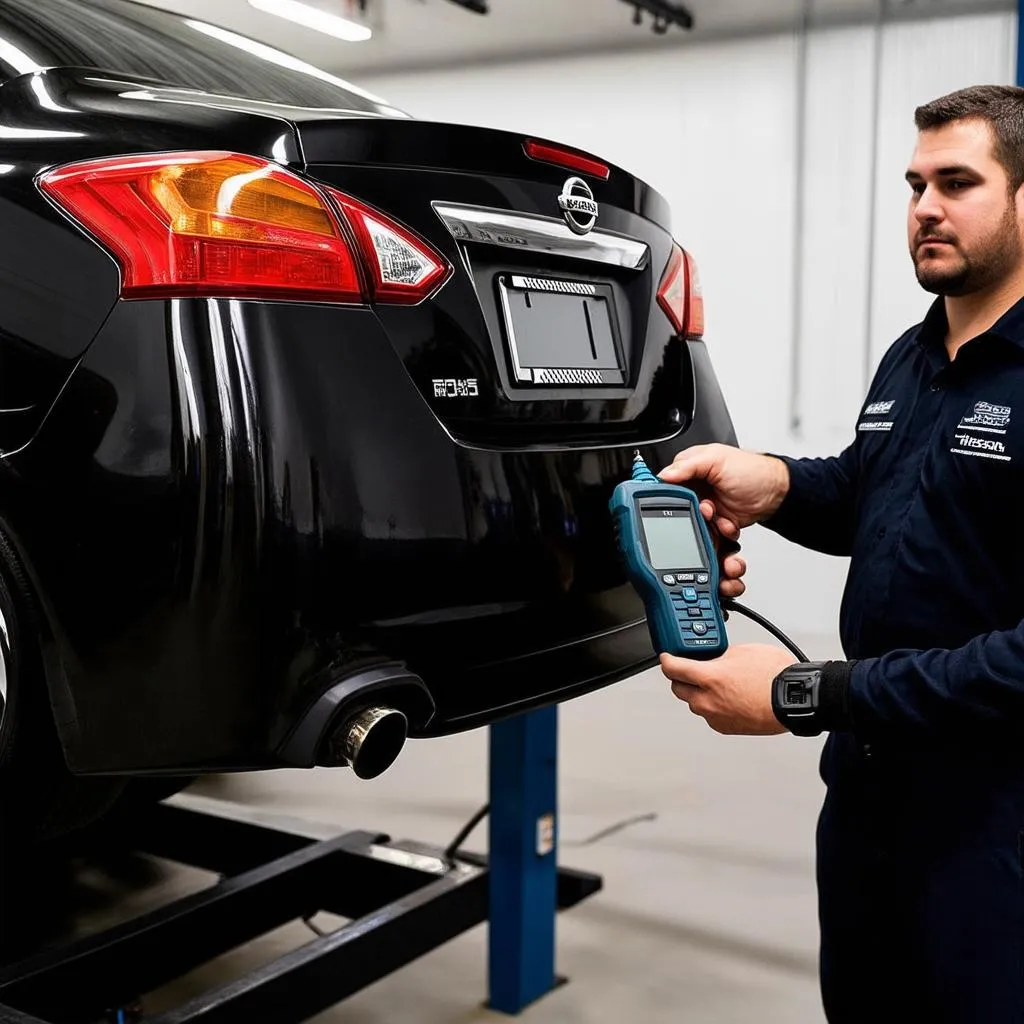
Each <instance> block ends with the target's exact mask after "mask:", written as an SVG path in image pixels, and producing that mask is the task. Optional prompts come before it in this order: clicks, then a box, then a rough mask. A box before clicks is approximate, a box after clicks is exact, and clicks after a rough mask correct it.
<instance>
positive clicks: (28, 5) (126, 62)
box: [0, 0, 398, 114]
mask: <svg viewBox="0 0 1024 1024" xmlns="http://www.w3.org/2000/svg"><path fill="white" fill-rule="evenodd" d="M5 42H6V43H7V53H8V60H7V63H10V53H11V52H12V51H11V49H10V47H17V48H18V52H20V53H23V54H26V55H28V56H29V58H30V59H31V60H33V61H36V62H38V63H40V64H43V65H45V66H55V65H56V66H60V65H70V66H77V67H89V68H96V69H98V70H103V71H112V72H114V73H115V74H127V75H141V76H143V77H145V78H155V79H159V80H160V81H161V82H166V83H167V84H169V85H175V86H180V87H183V88H187V89H204V90H207V91H209V92H214V93H220V94H222V95H229V96H242V97H244V98H246V99H253V100H266V101H270V102H273V103H285V104H292V105H295V106H310V107H331V108H338V109H343V110H359V111H366V112H372V113H383V114H395V113H398V112H397V111H395V110H394V109H393V108H391V107H387V106H385V105H383V102H382V101H379V100H377V98H376V97H374V96H371V95H370V94H368V93H364V92H362V91H360V90H359V89H357V88H355V87H354V86H352V85H350V84H349V83H348V82H345V81H344V80H342V79H340V78H336V77H335V76H333V75H330V74H328V73H327V72H325V71H321V70H320V69H319V68H314V67H312V66H311V65H308V64H305V63H303V62H302V61H299V60H298V59H296V58H294V57H291V56H290V55H287V54H284V53H282V52H281V51H279V50H275V49H273V48H271V47H269V46H265V45H262V44H260V43H257V42H254V41H253V40H251V39H248V38H246V37H245V36H240V35H238V34H237V33H235V32H230V31H228V30H226V29H222V28H218V27H217V26H215V25H211V24H209V23H207V22H204V21H199V20H196V19H191V18H183V17H180V16H178V15H176V14H171V13H169V12H168V11H162V10H157V9H156V8H153V7H147V6H144V5H143V4H137V3H131V2H129V0H0V59H2V58H3V57H4V53H5V48H4V45H3V44H4V43H5ZM13 70H15V71H18V70H24V69H18V68H16V67H15V68H13Z"/></svg>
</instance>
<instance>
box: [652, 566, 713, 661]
mask: <svg viewBox="0 0 1024 1024" xmlns="http://www.w3.org/2000/svg"><path fill="white" fill-rule="evenodd" d="M662 580H663V582H664V583H665V585H666V587H668V588H669V593H670V595H671V598H672V608H673V610H674V611H675V613H676V619H677V621H678V622H679V628H680V631H681V633H682V638H683V645H684V646H686V647H693V648H695V649H699V648H701V647H709V646H714V645H716V644H717V643H718V642H719V631H718V623H717V621H716V620H715V613H714V611H713V610H712V602H711V575H710V573H706V572H680V573H665V574H663V575H662ZM670 580H673V581H674V585H673V584H671V583H670V582H669V581H670Z"/></svg>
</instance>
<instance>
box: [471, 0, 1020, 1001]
mask: <svg viewBox="0 0 1024 1024" xmlns="http://www.w3.org/2000/svg"><path fill="white" fill-rule="evenodd" d="M1022 2H1024V0H1022ZM557 798H558V706H557V705H553V706H552V707H547V708H542V709H540V710H539V711H531V712H529V713H528V714H525V715H519V716H517V717H515V718H510V719H506V720H505V721H501V722H497V723H495V724H494V725H492V726H491V727H490V803H491V810H490V837H489V853H488V868H489V875H490V880H489V890H488V891H489V900H490V918H489V922H490V923H489V932H488V965H487V966H488V988H489V998H488V1006H489V1007H490V1008H491V1009H493V1010H497V1011H499V1012H501V1013H507V1014H517V1013H519V1012H520V1011H521V1010H522V1009H523V1008H524V1007H526V1006H528V1005H529V1004H530V1003H532V1002H534V1000H536V999H539V998H540V997H541V996H542V995H544V994H545V993H546V992H550V991H551V989H552V988H554V987H555V984H556V981H557V979H556V976H555V915H556V909H557V884H558V878H557V861H558V837H557V832H558V807H557Z"/></svg>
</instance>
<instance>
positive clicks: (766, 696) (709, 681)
mask: <svg viewBox="0 0 1024 1024" xmlns="http://www.w3.org/2000/svg"><path fill="white" fill-rule="evenodd" d="M795 660H796V659H795V658H794V657H793V655H792V654H790V653H789V652H788V651H786V650H783V649H782V648H781V647H772V646H770V645H768V644H738V645H737V646H735V647H730V648H728V650H726V652H725V654H723V655H722V656H721V657H720V658H714V659H712V660H711V661H693V660H691V659H690V658H675V657H673V656H672V655H671V654H662V655H661V670H662V672H664V673H665V675H666V676H667V677H668V678H669V679H671V680H672V692H673V693H674V694H675V695H676V696H677V697H678V698H679V699H680V700H683V701H686V703H687V704H689V705H690V710H691V711H692V712H693V713H694V714H695V715H700V716H701V718H704V719H706V720H707V723H708V725H710V726H711V728H712V729H714V730H715V732H720V733H724V734H725V735H729V736H773V735H777V734H778V733H783V732H785V731H786V727H785V726H784V725H783V724H782V723H781V722H780V721H779V720H778V719H777V718H776V717H775V713H774V712H773V711H772V680H773V679H774V678H775V677H776V676H777V675H778V674H779V673H780V672H781V671H782V670H783V669H784V668H785V667H786V666H787V665H792V664H793V662H794V661H795Z"/></svg>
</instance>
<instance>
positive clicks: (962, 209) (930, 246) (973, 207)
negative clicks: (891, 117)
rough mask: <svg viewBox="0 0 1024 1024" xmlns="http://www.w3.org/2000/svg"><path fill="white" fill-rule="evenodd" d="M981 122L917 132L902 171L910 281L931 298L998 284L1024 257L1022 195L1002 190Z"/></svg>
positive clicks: (989, 136) (988, 132) (1004, 182)
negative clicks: (908, 192) (914, 276)
mask: <svg viewBox="0 0 1024 1024" xmlns="http://www.w3.org/2000/svg"><path fill="white" fill-rule="evenodd" d="M994 141H995V136H994V134H993V132H992V129H991V128H990V127H989V126H988V124H986V123H985V122H984V121H978V120H965V121H955V122H953V123H952V124H948V125H943V126H942V127H941V128H933V129H929V130H927V131H923V132H921V133H920V134H919V135H918V139H917V148H916V149H915V150H914V156H913V158H912V159H911V161H910V167H909V168H908V170H907V181H908V182H909V183H910V187H911V190H912V191H911V196H910V209H909V211H908V215H907V240H908V242H909V244H910V258H911V259H912V260H913V261H914V269H915V270H916V272H917V280H918V282H919V283H920V285H921V287H922V288H924V289H925V291H929V292H934V293H935V294H936V295H970V294H971V293H973V292H977V291H982V290H985V289H989V288H992V287H993V286H997V285H999V284H1000V283H1002V282H1003V281H1004V280H1006V278H1007V277H1008V276H1009V275H1010V274H1012V273H1013V272H1014V271H1016V270H1017V269H1018V268H1019V267H1020V266H1021V263H1022V261H1024V215H1022V210H1024V199H1022V192H1021V191H1020V190H1019V191H1018V192H1017V194H1016V195H1014V196H1011V195H1010V194H1009V192H1008V179H1007V175H1006V171H1005V170H1004V169H1003V167H1002V165H1001V164H1000V163H998V162H997V160H996V158H995V156H994V155H993V143H994Z"/></svg>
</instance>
